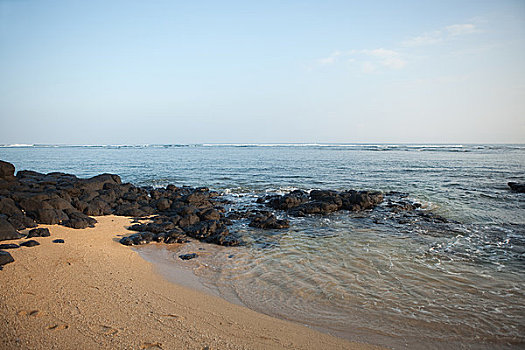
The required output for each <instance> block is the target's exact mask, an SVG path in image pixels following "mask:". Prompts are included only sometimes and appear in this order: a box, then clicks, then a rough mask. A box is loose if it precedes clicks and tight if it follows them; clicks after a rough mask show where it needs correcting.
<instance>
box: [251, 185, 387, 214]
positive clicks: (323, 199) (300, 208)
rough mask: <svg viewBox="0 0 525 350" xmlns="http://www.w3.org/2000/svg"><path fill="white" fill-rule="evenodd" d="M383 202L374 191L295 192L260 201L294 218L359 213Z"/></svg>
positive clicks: (381, 197) (268, 197) (381, 196)
mask: <svg viewBox="0 0 525 350" xmlns="http://www.w3.org/2000/svg"><path fill="white" fill-rule="evenodd" d="M382 201H383V194H382V193H381V192H375V191H374V192H372V191H354V190H349V191H343V192H338V191H333V190H312V191H310V193H309V194H308V193H307V192H305V191H301V190H295V191H293V192H290V193H288V194H285V195H275V196H267V197H265V198H263V199H259V200H258V202H259V203H266V205H267V206H268V207H271V208H273V209H280V210H285V211H287V212H288V214H290V215H292V216H306V215H309V214H322V215H326V214H330V213H333V212H336V211H339V210H349V211H358V210H366V209H372V208H374V207H375V206H377V205H378V204H380V203H381V202H382Z"/></svg>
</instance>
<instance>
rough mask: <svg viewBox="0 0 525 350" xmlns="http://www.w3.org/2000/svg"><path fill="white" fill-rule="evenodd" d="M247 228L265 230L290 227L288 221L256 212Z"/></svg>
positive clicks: (270, 214)
mask: <svg viewBox="0 0 525 350" xmlns="http://www.w3.org/2000/svg"><path fill="white" fill-rule="evenodd" d="M249 226H251V227H256V228H262V229H265V230H269V229H283V228H288V227H290V222H289V221H288V220H279V219H277V218H276V217H275V215H273V214H272V213H270V212H258V213H257V214H255V215H254V216H252V220H251V222H250V224H249Z"/></svg>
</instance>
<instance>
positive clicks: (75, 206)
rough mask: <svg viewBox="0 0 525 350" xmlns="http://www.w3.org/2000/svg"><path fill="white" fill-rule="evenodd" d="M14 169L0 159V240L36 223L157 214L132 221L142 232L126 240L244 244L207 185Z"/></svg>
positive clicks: (40, 233)
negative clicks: (145, 183) (156, 184)
mask: <svg viewBox="0 0 525 350" xmlns="http://www.w3.org/2000/svg"><path fill="white" fill-rule="evenodd" d="M14 173H15V167H14V166H13V165H12V164H10V163H7V162H4V161H0V241H2V240H10V239H19V238H22V235H21V234H20V232H19V230H23V229H26V228H32V227H36V226H37V224H50V225H53V224H59V225H64V226H68V227H72V228H76V229H83V228H86V227H94V225H95V223H96V220H95V219H94V218H92V217H91V216H99V215H108V214H114V215H121V216H132V217H145V216H150V215H153V214H157V216H156V217H155V218H154V220H153V222H152V223H148V224H139V225H134V226H133V227H132V229H133V230H136V231H140V232H139V233H137V234H134V235H132V236H130V237H126V238H125V239H123V240H122V243H123V244H128V245H129V244H141V243H146V242H150V241H153V240H155V241H158V242H166V243H173V242H179V241H181V240H183V239H184V238H183V237H185V236H190V237H193V238H196V239H199V240H202V241H205V242H209V243H216V244H221V245H238V244H240V243H241V241H240V240H239V239H238V238H237V237H236V236H235V235H233V234H231V233H230V232H229V231H228V229H227V227H226V224H227V223H228V220H226V219H225V217H224V208H223V207H221V206H220V205H218V203H217V202H216V201H215V197H217V196H218V193H216V192H213V191H210V190H209V189H208V188H204V187H201V188H190V187H182V188H178V187H176V186H174V185H168V186H167V187H166V188H161V189H153V188H142V187H137V186H134V185H132V184H130V183H122V181H121V179H120V177H119V176H118V175H113V174H101V175H97V176H94V177H92V178H89V179H80V178H77V177H76V176H75V175H71V174H65V173H60V172H53V173H49V174H41V173H38V172H35V171H29V170H23V171H19V172H18V173H17V174H16V176H15V174H14ZM46 236H49V231H48V230H47V229H34V230H31V231H29V234H28V235H27V237H26V238H31V237H46ZM31 244H34V243H29V245H31ZM7 260H9V259H4V260H2V261H7Z"/></svg>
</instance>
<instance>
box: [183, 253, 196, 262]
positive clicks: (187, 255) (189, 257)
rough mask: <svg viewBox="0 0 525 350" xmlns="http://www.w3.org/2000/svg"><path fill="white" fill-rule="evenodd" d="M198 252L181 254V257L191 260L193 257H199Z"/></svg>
mask: <svg viewBox="0 0 525 350" xmlns="http://www.w3.org/2000/svg"><path fill="white" fill-rule="evenodd" d="M197 256H198V255H197V253H190V254H181V255H179V258H180V259H181V260H191V259H195V258H196V257H197Z"/></svg>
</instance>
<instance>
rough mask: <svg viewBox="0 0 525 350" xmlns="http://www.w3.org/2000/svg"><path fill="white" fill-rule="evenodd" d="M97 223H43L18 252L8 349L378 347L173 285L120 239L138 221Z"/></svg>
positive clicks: (10, 286)
mask: <svg viewBox="0 0 525 350" xmlns="http://www.w3.org/2000/svg"><path fill="white" fill-rule="evenodd" d="M97 220H98V224H97V225H96V227H95V228H87V229H83V230H75V229H71V228H67V227H63V226H58V225H41V226H40V227H47V228H49V230H50V231H51V237H45V238H44V237H39V238H37V240H38V241H39V242H40V244H41V245H40V246H36V247H22V248H19V249H14V250H11V251H10V253H11V254H12V255H13V257H14V259H15V262H14V263H12V264H8V265H6V266H4V270H3V271H1V272H0V283H1V284H2V285H3V286H4V290H3V292H2V293H1V294H0V312H1V314H2V315H3V318H4V320H3V322H1V323H0V324H1V329H0V332H2V334H3V336H2V340H1V343H0V347H1V348H2V349H15V348H17V349H373V348H376V347H373V346H370V345H366V344H360V343H351V342H348V341H346V340H343V339H339V338H335V337H332V336H330V335H328V334H323V333H320V332H317V331H315V330H312V329H309V328H307V327H304V326H301V325H298V324H294V323H291V322H287V321H283V320H279V319H276V318H272V317H269V316H266V315H263V314H260V313H256V312H254V311H252V310H249V309H247V308H243V307H241V306H238V305H233V304H231V303H228V302H226V301H224V300H222V299H220V298H217V297H214V296H211V295H207V294H204V293H202V292H198V291H195V290H192V289H188V288H185V287H182V286H179V285H177V284H173V283H170V282H168V281H166V280H165V279H163V278H162V277H161V276H160V275H159V274H157V273H156V272H155V269H154V267H153V266H152V265H151V264H150V263H148V262H146V261H145V260H143V259H142V258H141V257H140V256H139V255H138V253H137V252H135V251H133V250H132V249H130V248H129V247H126V246H123V245H121V244H119V243H118V239H119V236H120V235H124V234H127V233H129V231H127V230H126V229H125V227H127V226H128V225H129V223H130V219H128V218H126V217H119V216H104V217H97ZM57 238H61V239H64V241H65V243H63V244H60V243H52V240H54V239H57ZM20 241H22V240H20ZM13 242H14V243H17V241H16V240H15V241H13Z"/></svg>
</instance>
